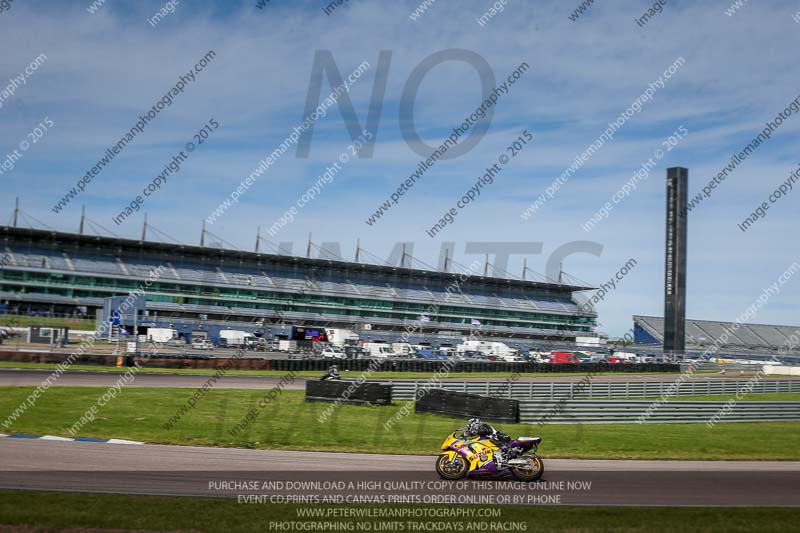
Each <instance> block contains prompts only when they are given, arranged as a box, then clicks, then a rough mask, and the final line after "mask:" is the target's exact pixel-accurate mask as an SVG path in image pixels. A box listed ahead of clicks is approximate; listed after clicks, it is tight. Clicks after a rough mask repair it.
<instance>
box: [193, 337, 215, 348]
mask: <svg viewBox="0 0 800 533" xmlns="http://www.w3.org/2000/svg"><path fill="white" fill-rule="evenodd" d="M213 347H214V345H213V344H211V343H210V342H208V339H198V340H196V341H192V348H194V349H195V350H210V349H211V348H213Z"/></svg>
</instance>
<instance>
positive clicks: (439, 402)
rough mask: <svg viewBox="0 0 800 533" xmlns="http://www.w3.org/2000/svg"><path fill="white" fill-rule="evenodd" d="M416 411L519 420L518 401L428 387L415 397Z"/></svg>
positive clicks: (509, 422) (462, 416)
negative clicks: (425, 391)
mask: <svg viewBox="0 0 800 533" xmlns="http://www.w3.org/2000/svg"><path fill="white" fill-rule="evenodd" d="M414 410H415V412H417V413H434V414H438V415H449V416H454V417H457V418H471V417H473V416H476V417H480V418H481V419H484V420H489V421H492V422H499V423H505V424H516V423H517V422H519V401H518V400H507V399H504V398H489V397H487V396H479V395H477V394H466V393H463V392H452V391H447V390H443V389H430V390H428V391H427V393H426V394H424V395H422V396H421V397H420V398H418V399H417V401H416V404H415V409H414Z"/></svg>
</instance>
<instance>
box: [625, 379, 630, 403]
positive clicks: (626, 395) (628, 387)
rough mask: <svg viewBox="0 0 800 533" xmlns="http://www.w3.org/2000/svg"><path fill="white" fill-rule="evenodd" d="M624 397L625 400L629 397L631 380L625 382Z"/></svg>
mask: <svg viewBox="0 0 800 533" xmlns="http://www.w3.org/2000/svg"><path fill="white" fill-rule="evenodd" d="M625 399H627V400H630V399H631V382H630V381H626V382H625Z"/></svg>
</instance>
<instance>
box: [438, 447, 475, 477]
mask: <svg viewBox="0 0 800 533" xmlns="http://www.w3.org/2000/svg"><path fill="white" fill-rule="evenodd" d="M468 468H469V465H468V464H467V461H466V459H464V458H463V457H461V455H459V454H456V455H455V456H454V457H453V460H452V461H451V460H450V456H449V455H448V454H446V453H443V454H442V455H440V456H439V458H438V459H437V460H436V473H437V474H439V477H440V478H442V479H449V480H455V479H461V478H462V477H464V476H466V475H467V469H468Z"/></svg>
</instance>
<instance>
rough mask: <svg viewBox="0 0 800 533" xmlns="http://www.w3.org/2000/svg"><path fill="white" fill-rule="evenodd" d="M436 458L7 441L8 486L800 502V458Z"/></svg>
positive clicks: (277, 498) (255, 499)
mask: <svg viewBox="0 0 800 533" xmlns="http://www.w3.org/2000/svg"><path fill="white" fill-rule="evenodd" d="M434 460H435V457H433V456H401V455H369V454H346V453H317V452H294V451H278V450H245V449H235V448H200V447H188V446H157V445H129V444H127V445H126V444H101V443H89V442H60V441H44V440H27V439H8V438H0V488H2V489H26V490H50V491H77V492H105V493H125V494H151V495H179V496H194V497H230V498H237V499H239V501H240V502H242V503H265V502H268V501H272V502H275V503H281V502H285V501H295V502H308V503H310V502H312V500H311V498H322V497H328V498H331V500H330V501H331V502H334V500H333V499H334V498H340V501H341V502H344V503H417V502H419V503H453V504H458V503H479V504H480V503H494V504H496V503H500V504H504V503H518V504H529V505H542V504H546V505H547V504H549V505H558V504H560V505H624V506H663V505H666V506H800V462H775V461H758V462H755V461H754V462H749V461H748V462H735V461H717V462H715V461H683V462H680V461H616V460H614V461H610V460H609V461H602V460H601V461H593V460H570V459H551V460H548V459H547V458H546V457H545V458H544V460H545V467H546V472H545V475H544V477H543V478H542V480H541V481H539V482H538V483H530V484H528V483H517V482H514V481H513V480H510V479H509V480H503V481H466V482H444V481H442V480H440V479H439V478H438V477H437V475H436V473H435V472H434V468H433V464H434ZM351 482H352V484H350V483H351ZM454 483H463V485H458V486H457V485H454ZM359 498H360V499H359ZM470 498H472V499H470ZM336 502H338V501H336ZM315 503H320V500H317V501H316V502H315Z"/></svg>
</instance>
